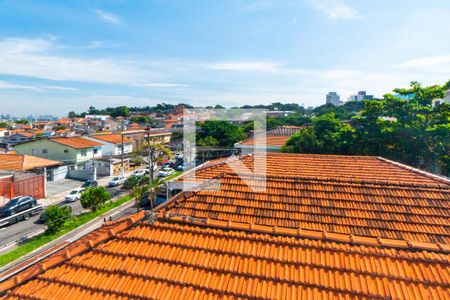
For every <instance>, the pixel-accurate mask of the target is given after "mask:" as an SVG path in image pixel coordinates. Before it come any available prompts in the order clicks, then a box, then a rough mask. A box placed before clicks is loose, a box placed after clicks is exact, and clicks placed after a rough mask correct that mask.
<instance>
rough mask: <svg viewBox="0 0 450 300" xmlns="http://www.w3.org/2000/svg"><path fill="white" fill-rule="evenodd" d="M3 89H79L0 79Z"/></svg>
mask: <svg viewBox="0 0 450 300" xmlns="http://www.w3.org/2000/svg"><path fill="white" fill-rule="evenodd" d="M0 89H1V90H27V91H35V92H46V91H52V90H55V91H79V89H77V88H73V87H67V86H60V85H27V84H19V83H14V82H9V81H0Z"/></svg>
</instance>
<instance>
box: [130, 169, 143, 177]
mask: <svg viewBox="0 0 450 300" xmlns="http://www.w3.org/2000/svg"><path fill="white" fill-rule="evenodd" d="M130 176H145V169H144V170H136V171H134V172H133V173H132V174H131V175H130Z"/></svg>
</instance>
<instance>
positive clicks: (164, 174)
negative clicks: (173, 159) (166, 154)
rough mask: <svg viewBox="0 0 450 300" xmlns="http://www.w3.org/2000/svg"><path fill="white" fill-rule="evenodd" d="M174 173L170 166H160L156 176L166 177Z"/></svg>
mask: <svg viewBox="0 0 450 300" xmlns="http://www.w3.org/2000/svg"><path fill="white" fill-rule="evenodd" d="M173 173H174V170H173V169H172V168H161V170H160V171H159V173H158V177H167V176H170V175H172V174H173Z"/></svg>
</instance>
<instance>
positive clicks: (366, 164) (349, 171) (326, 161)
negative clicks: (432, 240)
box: [197, 152, 449, 186]
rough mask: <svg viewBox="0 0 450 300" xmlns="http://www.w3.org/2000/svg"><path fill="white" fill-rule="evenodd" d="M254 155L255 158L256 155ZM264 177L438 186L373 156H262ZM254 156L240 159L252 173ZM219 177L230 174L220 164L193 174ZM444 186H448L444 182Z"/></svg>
mask: <svg viewBox="0 0 450 300" xmlns="http://www.w3.org/2000/svg"><path fill="white" fill-rule="evenodd" d="M257 155H258V154H257ZM265 155H266V161H267V162H266V167H267V175H273V176H287V177H301V178H313V179H339V180H348V181H358V182H361V181H362V182H369V183H374V182H378V183H394V184H410V185H430V186H439V185H442V183H443V182H442V181H441V180H437V179H435V178H433V176H432V175H431V174H425V173H420V172H419V171H416V170H413V169H412V168H408V167H406V166H401V165H400V164H396V163H394V162H390V161H388V160H385V159H382V158H379V157H375V156H347V155H318V154H287V153H273V152H270V153H266V154H265ZM254 157H255V156H254V155H247V156H242V157H240V160H241V161H242V162H243V163H244V164H245V165H246V166H247V167H248V168H249V169H250V170H253V165H254V163H253V161H254ZM222 173H234V172H232V171H231V169H230V167H229V166H228V165H226V164H225V163H224V162H219V163H217V164H214V165H212V166H211V165H210V164H207V167H206V168H203V169H199V170H198V171H197V177H199V178H202V179H208V178H213V177H216V176H218V175H220V174H222ZM444 184H445V185H448V184H449V181H448V180H447V181H446V182H445V183H444Z"/></svg>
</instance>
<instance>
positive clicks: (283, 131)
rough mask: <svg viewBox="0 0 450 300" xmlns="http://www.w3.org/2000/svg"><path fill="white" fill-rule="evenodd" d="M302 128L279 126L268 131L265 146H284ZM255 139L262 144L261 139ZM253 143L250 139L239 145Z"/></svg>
mask: <svg viewBox="0 0 450 300" xmlns="http://www.w3.org/2000/svg"><path fill="white" fill-rule="evenodd" d="M302 128H303V127H297V126H280V127H277V128H275V129H272V130H269V131H267V132H266V134H265V136H266V140H265V144H266V145H267V146H272V147H281V146H283V145H284V144H286V141H287V140H288V139H289V138H290V137H291V136H292V135H293V134H294V133H296V132H298V131H300V130H301V129H302ZM256 139H259V140H260V143H263V142H264V141H261V138H258V137H256ZM254 142H255V137H250V138H248V139H246V140H244V141H242V142H240V143H238V144H237V146H239V145H253V144H254Z"/></svg>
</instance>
